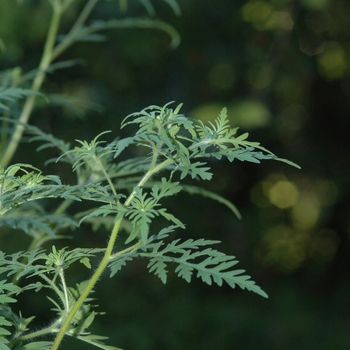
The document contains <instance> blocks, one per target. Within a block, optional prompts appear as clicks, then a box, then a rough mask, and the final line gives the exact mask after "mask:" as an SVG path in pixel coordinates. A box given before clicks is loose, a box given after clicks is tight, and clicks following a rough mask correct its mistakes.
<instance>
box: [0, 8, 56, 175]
mask: <svg viewBox="0 0 350 350" xmlns="http://www.w3.org/2000/svg"><path fill="white" fill-rule="evenodd" d="M61 17H62V11H61V9H60V8H54V9H53V14H52V19H51V23H50V28H49V31H48V34H47V37H46V42H45V46H44V52H43V55H42V57H41V61H40V65H39V68H38V72H37V74H36V76H35V78H34V80H33V84H32V90H34V91H39V90H40V89H41V86H42V84H43V81H44V79H45V76H46V72H47V69H48V68H49V66H50V64H51V62H52V50H53V47H54V45H55V41H56V36H57V32H58V27H59V24H60V20H61ZM35 100H36V95H35V94H33V95H30V96H28V97H27V99H26V101H25V103H24V106H23V109H22V113H21V115H20V117H19V119H18V121H19V122H20V123H19V124H17V126H16V128H15V131H14V133H13V134H12V137H11V140H10V142H9V144H8V146H7V148H6V150H5V152H4V155H3V156H2V158H1V165H2V166H3V167H4V168H6V167H7V166H8V164H9V163H10V162H11V159H12V158H13V155H14V154H15V152H16V150H17V148H18V144H19V142H20V140H21V138H22V135H23V132H24V126H23V123H24V124H25V123H27V122H28V120H29V118H30V115H31V113H32V111H33V108H34V104H35Z"/></svg>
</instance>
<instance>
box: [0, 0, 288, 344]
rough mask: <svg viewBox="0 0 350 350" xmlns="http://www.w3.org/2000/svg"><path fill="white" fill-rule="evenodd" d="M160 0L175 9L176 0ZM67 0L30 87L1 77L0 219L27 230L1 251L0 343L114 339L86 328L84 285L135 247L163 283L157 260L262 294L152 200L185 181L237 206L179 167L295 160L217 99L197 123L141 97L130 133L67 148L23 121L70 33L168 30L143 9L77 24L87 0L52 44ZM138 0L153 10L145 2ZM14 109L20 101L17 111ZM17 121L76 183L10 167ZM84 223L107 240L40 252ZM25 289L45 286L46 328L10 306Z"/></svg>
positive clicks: (163, 266)
mask: <svg viewBox="0 0 350 350" xmlns="http://www.w3.org/2000/svg"><path fill="white" fill-rule="evenodd" d="M164 1H165V2H166V3H168V4H169V5H170V6H171V7H172V8H173V9H174V11H175V12H176V13H178V12H179V9H178V6H177V3H176V1H172V0H164ZM73 2H74V0H66V1H64V0H49V3H50V4H51V5H52V13H53V16H52V20H51V24H50V28H49V30H48V36H47V40H46V44H45V48H44V53H43V56H42V60H41V62H40V65H39V67H38V69H37V70H36V71H35V72H34V78H33V80H32V85H31V86H30V87H27V86H25V84H26V82H27V79H26V78H24V77H23V76H21V75H18V74H17V72H18V70H16V69H15V70H13V71H11V72H7V74H6V79H2V86H3V87H2V88H1V90H0V101H1V104H0V109H1V111H2V112H3V117H1V121H2V123H3V125H2V130H3V133H2V140H1V141H2V142H1V145H2V149H1V154H2V156H1V164H2V165H1V168H0V214H1V218H0V224H1V226H3V227H10V228H12V229H19V230H22V231H24V232H25V233H26V234H27V235H28V236H30V237H31V244H30V246H29V247H28V249H27V250H26V251H21V252H16V253H13V254H6V253H5V252H1V254H0V275H1V278H2V280H1V283H0V302H1V309H0V349H6V350H8V349H16V350H20V349H43V350H44V349H50V350H55V349H58V347H59V345H60V344H61V341H62V339H63V337H64V336H71V337H75V338H78V339H80V340H82V341H84V342H87V343H89V344H91V345H95V346H96V347H98V348H101V349H117V348H116V347H113V346H107V345H104V344H103V343H102V340H103V339H104V337H103V336H99V335H92V334H90V333H89V331H88V328H89V326H90V325H91V323H92V322H93V320H94V317H95V316H96V315H97V314H98V312H96V311H94V307H95V304H94V301H93V299H92V298H91V293H92V291H93V289H94V287H95V285H96V283H97V281H98V279H99V278H100V276H101V275H102V273H103V272H105V271H106V270H109V273H110V277H113V276H114V275H115V274H116V273H117V272H118V271H119V270H120V269H121V268H122V267H123V266H124V265H125V264H126V263H127V262H128V261H131V260H132V259H136V258H139V257H142V258H147V259H149V263H148V266H147V267H148V270H149V272H152V273H154V274H155V275H157V276H158V277H159V278H160V279H161V281H162V282H163V283H166V280H167V266H168V265H171V264H174V265H175V266H176V268H175V273H176V274H177V275H178V276H179V277H181V278H183V279H185V280H186V281H187V282H190V281H191V278H192V276H193V274H195V275H196V276H197V277H198V278H200V279H202V281H203V282H205V283H207V284H212V283H213V282H214V283H216V284H217V285H219V286H221V285H222V284H223V282H226V283H227V284H228V285H229V286H231V287H232V288H235V286H236V285H237V286H239V287H240V288H242V289H247V290H250V291H253V292H255V293H257V294H259V295H261V296H263V297H267V295H266V293H265V292H264V291H263V290H262V289H261V288H260V287H258V286H257V285H256V284H255V283H254V282H253V281H252V280H251V279H250V276H247V275H244V272H245V271H244V270H240V269H236V268H235V267H234V266H235V265H236V264H237V260H236V259H235V257H233V256H229V255H226V254H224V253H222V252H219V251H217V250H215V249H213V248H212V247H211V246H212V245H213V244H216V243H218V241H213V240H207V239H197V240H193V239H186V240H181V239H178V238H177V239H173V238H172V237H173V235H174V234H173V232H174V231H175V230H177V229H179V228H181V229H185V224H184V223H183V222H182V221H181V220H180V219H178V218H176V217H175V216H174V215H173V214H171V213H169V212H168V211H167V209H166V208H165V207H163V204H162V202H163V199H164V198H166V197H172V196H174V195H176V194H178V193H179V192H181V191H187V192H190V193H198V194H201V195H203V196H206V197H209V198H211V199H214V200H217V201H219V202H221V203H223V204H225V205H227V206H228V207H229V208H230V209H231V210H232V211H233V212H234V213H235V214H236V215H237V216H239V213H238V211H237V209H236V208H235V206H234V205H233V204H231V203H229V202H228V201H227V200H225V199H224V198H222V197H220V196H219V195H217V194H215V193H212V192H210V191H207V190H204V189H202V188H201V187H197V186H194V185H188V184H186V183H184V180H185V179H186V178H188V177H190V178H192V179H198V180H210V179H211V178H212V173H211V167H210V163H209V159H210V158H214V159H217V160H221V159H222V158H227V159H228V160H229V161H230V162H232V161H234V160H240V161H248V162H254V163H259V162H260V161H261V160H265V159H275V160H279V161H284V162H286V163H289V164H291V165H294V164H293V163H291V162H289V161H287V160H284V159H280V158H278V157H276V156H275V155H274V154H273V153H271V152H269V151H268V150H266V149H265V148H263V147H262V146H260V144H259V143H257V142H250V141H248V140H247V138H248V133H245V134H241V135H237V131H238V128H231V127H230V126H229V122H228V117H227V111H226V109H223V110H222V111H221V113H220V114H219V116H218V117H217V118H216V119H215V121H214V122H213V123H211V122H209V123H208V124H207V125H206V124H204V123H203V122H202V121H200V120H191V119H189V118H187V117H185V116H184V115H182V114H180V109H181V104H180V105H178V106H176V107H175V108H174V109H173V108H171V104H167V105H165V106H163V107H159V106H149V107H147V108H145V109H143V110H142V111H140V112H137V113H133V114H131V115H129V116H128V117H126V118H125V119H124V121H123V122H122V124H121V128H126V127H135V130H136V131H135V133H134V135H133V136H130V137H126V138H121V139H119V138H118V137H115V139H114V140H113V141H112V142H106V141H102V140H101V137H102V136H103V135H104V134H106V133H109V132H111V131H106V132H103V133H101V134H99V135H97V136H96V137H95V138H94V139H93V140H92V141H91V142H87V141H80V140H77V146H75V147H74V148H72V147H71V146H70V144H69V143H66V142H64V141H62V140H61V139H58V138H56V137H55V136H53V135H51V134H47V133H44V132H43V131H41V130H40V129H39V128H37V127H34V126H31V125H29V124H28V120H29V117H30V115H31V114H32V111H33V108H34V106H35V102H36V99H37V98H38V96H41V95H42V94H43V93H41V92H40V91H41V88H42V84H43V82H44V79H45V75H46V73H47V72H48V71H49V70H50V69H55V68H57V67H58V66H57V64H56V66H55V64H53V61H54V60H55V59H56V58H57V57H58V56H59V55H60V54H61V53H62V52H63V51H64V50H65V49H66V48H67V47H69V46H70V45H71V44H73V43H74V42H75V41H77V40H80V39H89V38H91V37H90V35H91V34H92V33H94V32H97V31H100V30H102V29H106V28H112V27H113V28H118V27H123V26H128V27H151V28H160V29H162V30H165V31H167V32H168V33H170V34H171V35H172V36H173V37H174V38H175V39H176V37H177V36H176V32H175V31H174V30H173V29H172V28H171V27H170V26H169V25H167V24H165V23H162V22H159V21H155V20H152V19H126V20H110V21H108V22H95V23H92V24H90V25H87V26H85V25H84V23H85V22H86V20H87V18H88V15H89V14H90V12H91V11H92V9H93V8H94V6H95V5H96V4H97V2H98V0H90V1H88V2H87V3H86V5H85V7H84V8H83V10H82V12H81V14H80V16H79V17H78V19H77V21H76V22H75V24H74V25H73V27H72V29H71V30H70V31H69V32H68V34H67V35H66V36H65V37H64V38H63V39H62V40H61V41H60V42H59V43H58V44H56V37H57V33H58V28H59V23H60V19H61V17H62V16H63V14H64V12H65V11H66V10H67V8H68V7H69V6H70V5H71V4H72V3H73ZM141 2H142V3H143V4H144V5H145V6H146V7H147V8H148V10H149V11H150V12H152V11H153V8H152V7H151V3H150V2H148V1H141ZM120 7H121V9H122V10H123V11H125V10H126V8H127V1H120ZM61 66H64V64H62V65H61ZM44 96H45V95H44ZM22 99H24V103H23V105H21V103H20V102H21V100H22ZM16 111H19V114H18V116H16ZM24 131H26V132H27V133H28V134H29V135H31V137H30V140H31V141H37V142H38V141H39V142H41V145H40V146H39V148H38V149H39V150H41V149H45V148H50V147H54V148H57V149H58V150H59V151H60V156H59V157H58V158H56V159H49V160H48V162H65V163H68V164H70V165H71V167H72V169H73V171H74V173H75V175H76V181H75V183H76V184H74V185H73V184H71V185H69V184H63V183H62V182H61V180H60V178H59V177H58V176H56V175H44V174H43V173H42V171H40V170H39V169H37V168H36V167H34V166H33V165H31V164H25V163H17V164H12V165H10V162H11V160H12V157H13V154H14V152H15V151H16V149H17V147H18V144H19V142H20V140H21V138H22V135H23V132H24ZM135 147H137V148H142V149H144V151H142V152H141V153H140V152H138V154H141V156H140V155H138V156H135V157H127V158H126V159H125V158H123V151H125V150H126V149H127V148H131V149H133V148H135ZM49 198H58V199H59V200H60V204H59V205H58V206H57V208H56V209H55V210H53V211H48V210H47V209H46V203H47V201H46V200H47V199H49ZM75 201H86V202H90V203H91V205H90V209H88V210H83V211H78V212H76V213H71V212H70V211H68V210H67V209H68V208H69V207H70V205H71V204H72V203H73V202H75ZM158 217H159V218H161V219H163V221H164V222H169V223H168V224H167V225H166V224H165V225H164V227H163V228H162V229H161V230H160V231H159V232H154V229H153V226H152V223H153V222H154V220H155V219H156V218H158ZM82 222H85V223H90V224H91V225H92V226H94V227H95V228H98V227H99V226H100V225H101V224H103V225H104V226H105V227H107V228H108V229H109V231H110V236H109V239H108V243H107V246H106V248H105V249H98V248H83V247H81V248H75V249H72V250H69V249H68V248H62V249H56V247H55V245H51V248H50V249H49V251H47V250H46V249H44V248H43V246H44V244H45V246H47V243H49V242H50V241H53V240H58V239H60V238H62V237H64V236H63V234H64V235H67V232H69V231H70V230H72V229H73V228H76V227H79V225H80V223H82ZM120 235H121V236H123V235H124V237H125V240H124V241H122V240H119V241H118V244H116V239H117V237H119V236H120ZM95 256H102V258H101V260H100V262H99V263H98V264H97V266H96V267H95V268H93V269H92V266H91V262H90V259H91V258H92V257H95ZM76 262H80V263H81V264H82V265H83V266H84V267H85V268H87V269H91V270H93V273H92V275H91V277H90V278H89V279H88V280H86V281H77V283H76V286H75V287H72V286H68V284H67V282H66V278H65V276H66V274H67V271H69V268H70V266H71V265H72V264H73V263H76ZM28 290H34V291H35V292H38V293H43V294H46V295H47V297H48V298H49V300H50V301H51V302H52V304H53V309H52V312H53V313H54V314H55V318H54V321H53V322H52V323H51V324H50V325H49V326H46V327H44V328H42V329H39V330H33V329H32V328H31V322H32V321H33V319H34V316H30V317H25V316H22V315H21V313H20V312H16V311H14V309H13V308H11V305H12V304H13V303H15V302H16V301H17V296H18V295H19V294H20V293H25V292H27V291H28ZM42 336H51V337H52V336H54V340H40V337H42ZM48 339H50V338H48Z"/></svg>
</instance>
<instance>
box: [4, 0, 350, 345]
mask: <svg viewBox="0 0 350 350" xmlns="http://www.w3.org/2000/svg"><path fill="white" fill-rule="evenodd" d="M83 3H84V1H80V2H79V1H77V2H76V4H75V5H74V6H72V7H71V10H70V12H69V13H68V16H67V18H66V20H65V22H64V23H63V24H62V32H64V31H65V30H67V29H69V26H70V25H71V24H72V22H73V20H74V18H75V17H76V15H77V14H78V13H79V9H80V8H81V6H82V4H83ZM154 5H155V8H156V11H157V15H156V17H159V18H161V19H162V20H166V21H168V22H169V23H171V24H172V25H174V27H175V28H177V30H178V31H179V33H180V34H181V38H182V42H181V45H180V47H178V48H177V49H175V50H171V49H170V48H169V38H168V37H167V36H166V34H164V33H161V32H158V31H156V30H149V31H147V30H136V29H134V30H130V29H129V30H127V29H124V30H113V31H109V32H106V33H105V34H106V35H107V41H105V42H98V43H79V44H77V45H75V46H74V47H73V48H71V49H69V50H68V52H67V53H65V55H64V57H63V59H65V60H68V59H72V58H81V61H79V62H77V64H76V65H74V66H73V67H70V68H67V69H63V70H57V71H55V72H53V73H52V74H50V75H49V76H48V80H47V83H46V85H45V91H46V92H47V93H49V94H52V93H61V92H64V93H65V94H67V95H68V96H70V97H72V98H76V99H78V100H79V101H85V102H79V104H78V105H79V109H77V110H72V109H69V108H66V107H62V106H58V107H52V106H50V107H47V106H46V105H45V103H44V102H42V104H41V105H40V106H39V107H38V108H37V109H36V111H35V113H34V115H33V118H32V120H31V122H32V123H33V124H35V125H37V126H39V127H40V128H42V129H43V130H45V131H47V132H50V133H53V134H54V135H56V136H58V137H61V138H64V139H66V140H69V141H71V142H74V139H76V138H78V139H88V140H90V139H92V138H93V137H94V136H95V135H97V134H98V133H99V132H101V131H104V130H106V129H111V130H113V133H114V134H115V135H116V134H120V131H119V124H120V121H121V120H122V119H123V118H124V117H125V116H126V115H127V114H128V113H131V112H134V111H138V110H140V109H142V108H144V107H146V106H148V105H150V104H157V105H163V104H165V103H167V102H169V101H172V100H175V101H176V103H180V102H184V107H183V111H184V112H185V114H186V115H188V116H193V117H197V118H201V119H203V120H208V119H211V120H212V119H214V118H215V117H216V115H217V113H218V112H219V111H220V109H221V108H222V107H223V106H227V107H228V112H229V116H230V118H231V123H232V124H233V125H235V126H240V127H241V130H242V132H243V131H244V132H245V131H248V132H249V133H250V135H251V136H250V139H251V140H254V141H255V140H256V141H259V142H261V143H262V144H263V145H264V146H265V147H266V148H268V149H270V150H271V151H273V152H275V153H276V154H278V155H279V156H281V157H284V158H288V159H291V160H293V161H294V162H296V163H298V164H300V165H301V167H302V170H297V169H294V168H291V167H288V166H287V165H285V164H283V163H281V164H280V163H277V162H264V163H262V164H261V165H255V164H253V165H252V164H245V163H234V164H229V163H214V164H212V165H213V168H214V170H215V176H214V180H213V181H212V182H211V183H208V184H204V185H205V186H206V187H207V188H210V189H211V190H215V191H217V192H218V193H220V194H221V195H223V196H225V197H226V198H228V199H230V200H231V201H233V202H234V203H235V204H236V205H237V207H238V208H239V209H240V211H241V213H242V216H243V220H242V221H239V220H237V219H236V218H235V217H233V215H232V213H230V212H229V211H228V210H227V209H226V208H223V207H222V206H220V205H219V204H216V203H213V202H211V201H210V200H203V199H202V198H198V197H196V196H189V195H185V194H184V195H179V196H177V197H176V199H173V200H172V202H171V203H169V206H170V207H171V208H172V211H173V212H174V213H175V214H176V215H177V216H178V217H180V218H181V219H182V220H183V221H184V222H186V223H187V230H186V232H179V235H181V236H183V237H192V238H196V237H205V238H211V239H220V240H222V244H221V245H220V248H221V249H222V250H224V251H225V252H226V253H229V254H233V255H235V256H237V258H238V259H239V260H240V266H243V267H244V268H246V269H247V271H248V272H249V274H251V275H252V276H253V278H254V279H255V280H256V281H257V282H258V283H259V284H260V285H261V287H262V288H263V289H264V290H265V291H266V292H267V293H268V294H269V299H268V300H265V299H262V298H260V297H259V296H257V295H254V294H252V293H249V292H246V291H240V290H231V289H230V288H228V287H222V288H218V287H209V286H206V285H203V284H202V283H201V282H199V281H193V283H191V284H190V285H188V284H187V283H186V282H184V281H182V280H181V281H180V280H178V279H177V278H176V277H175V276H172V272H171V271H170V274H169V281H168V283H167V284H166V285H163V284H162V283H161V282H160V281H159V280H157V278H156V277H154V276H151V275H148V274H147V270H146V266H145V264H146V262H145V261H137V262H135V263H132V264H130V265H129V266H127V267H126V268H125V269H124V270H122V272H121V273H120V274H119V276H117V277H115V278H114V279H112V280H109V279H108V278H107V276H105V277H104V278H103V280H101V281H100V284H99V285H98V287H97V290H96V293H95V295H96V296H97V297H98V298H99V300H98V303H99V305H100V309H101V310H106V311H107V314H106V315H105V316H100V317H99V322H98V323H97V324H96V325H95V330H94V331H95V333H96V332H99V331H100V333H101V334H106V335H108V336H109V337H110V340H109V343H110V344H114V345H117V346H120V347H122V348H125V349H129V350H133V349H142V350H148V349H157V350H158V349H159V350H161V349H167V350H172V349H174V350H180V349H181V350H182V349H222V350H224V349H233V348H237V349H253V348H258V347H259V349H325V350H326V349H346V348H349V347H350V336H349V329H350V316H349V311H350V310H349V302H348V295H349V292H350V281H349V276H350V274H349V263H350V254H349V253H350V252H349V248H350V245H349V206H350V193H349V181H348V177H349V170H350V167H349V164H350V162H349V152H348V150H349V138H348V135H347V134H348V130H349V126H350V118H349V111H350V75H349V67H350V44H349V38H350V2H349V1H347V0H299V1H298V0H270V1H268V0H265V1H258V0H250V1H243V0H237V1H233V0H215V1H214V0H187V1H180V5H181V9H182V16H180V17H176V16H175V15H174V14H173V13H172V12H171V10H170V9H169V7H168V6H166V5H165V4H164V3H163V2H161V1H154ZM127 15H130V16H136V15H146V12H145V10H144V8H143V7H142V6H141V4H140V3H139V2H137V1H130V6H129V9H128V13H127ZM93 16H94V18H99V19H101V18H102V19H109V18H111V17H116V18H118V17H121V14H120V12H119V10H118V2H117V1H109V2H107V1H101V2H100V4H99V5H98V6H97V8H96V11H95V12H94V14H93ZM49 18H50V8H49V5H48V3H47V2H46V1H42V0H41V1H38V0H31V1H30V0H25V1H23V4H22V5H21V6H19V5H18V4H17V3H16V1H13V0H2V1H1V2H0V37H1V39H2V41H3V43H4V44H5V45H6V48H4V50H3V51H2V52H1V56H0V58H1V61H0V68H1V69H9V68H11V67H14V66H21V67H22V68H23V70H25V71H27V70H30V69H34V68H35V67H36V65H37V64H38V61H39V59H40V55H41V50H42V45H43V40H44V38H45V34H46V30H47V24H48V21H49ZM86 101H87V102H88V103H86ZM123 133H124V130H123ZM47 155H48V154H47V153H39V154H36V153H35V146H34V145H29V146H28V144H24V145H23V146H22V147H21V148H20V150H19V151H18V152H17V154H16V159H15V161H19V162H23V158H24V159H25V162H28V163H29V162H30V163H34V164H36V165H40V164H42V162H43V160H44V159H43V157H46V156H47ZM53 171H56V172H58V173H59V175H60V176H62V177H63V179H65V180H66V181H70V180H71V176H70V175H69V172H68V169H65V168H61V167H57V166H55V168H46V169H45V171H44V172H53ZM83 231H85V232H83V233H77V232H73V236H74V240H73V241H69V242H68V243H66V242H65V243H66V245H67V244H69V245H71V246H72V245H74V244H81V242H84V245H86V246H92V245H97V246H103V244H104V242H105V241H106V234H107V233H106V232H103V231H101V232H90V228H89V227H88V226H86V227H85V226H84V227H83ZM12 234H13V233H12ZM17 234H18V235H21V233H16V235H17ZM20 237H22V236H20ZM0 240H1V241H0V242H1V245H2V246H3V247H6V248H8V249H11V247H12V246H13V244H14V243H18V242H17V237H13V236H11V235H10V234H9V233H8V232H7V231H6V232H2V233H1V236H0ZM11 242H12V243H11ZM3 247H2V249H3ZM77 273H79V272H77ZM78 276H79V275H78ZM76 277H77V276H75V275H72V276H70V278H71V279H72V281H74V279H75V278H76ZM41 298H42V297H40V296H34V301H33V299H30V302H28V303H27V304H26V303H25V301H23V307H25V310H22V312H23V314H24V315H26V316H30V315H31V312H37V309H39V317H38V320H40V319H41V320H42V321H44V322H48V321H49V318H48V316H47V309H44V308H43V307H42V306H44V305H45V306H46V302H44V301H43V300H42V299H41ZM28 300H29V299H28ZM97 334H98V333H97ZM63 347H64V348H65V349H70V348H72V349H73V348H74V349H85V348H86V347H85V345H83V344H80V343H79V342H75V341H70V340H67V341H66V343H65V344H63Z"/></svg>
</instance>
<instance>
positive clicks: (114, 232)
mask: <svg viewBox="0 0 350 350" xmlns="http://www.w3.org/2000/svg"><path fill="white" fill-rule="evenodd" d="M122 220H123V218H122V217H121V218H119V219H118V221H117V222H116V223H115V224H114V227H113V230H112V234H111V237H110V239H109V242H108V245H107V249H106V252H105V255H104V256H103V259H102V261H101V263H100V265H99V266H98V268H97V269H96V271H95V272H94V274H93V275H92V277H91V278H90V281H89V282H88V284H87V286H86V287H85V289H84V291H83V292H82V294H81V295H80V297H79V299H78V300H77V302H76V303H75V305H74V306H73V308H72V310H71V311H70V312H69V314H68V315H67V317H66V319H65V320H64V322H63V323H62V326H61V328H60V330H59V332H58V333H57V336H56V338H55V340H54V342H53V344H52V347H51V350H57V349H58V347H59V345H60V343H61V341H62V339H63V337H64V334H65V333H66V331H67V329H68V327H69V325H70V323H71V321H72V319H73V317H74V315H75V314H76V312H77V311H78V310H79V309H80V307H81V306H82V305H83V303H84V301H85V299H86V298H87V297H88V295H89V294H90V292H91V290H92V289H93V288H94V286H95V284H96V282H97V281H98V279H99V278H100V276H101V275H102V273H103V271H104V270H105V268H106V267H107V265H108V262H109V259H110V256H111V255H112V250H113V247H114V243H115V241H116V238H117V236H118V231H119V227H120V224H121V222H122Z"/></svg>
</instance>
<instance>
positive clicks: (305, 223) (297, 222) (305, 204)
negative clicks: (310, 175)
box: [292, 195, 320, 230]
mask: <svg viewBox="0 0 350 350" xmlns="http://www.w3.org/2000/svg"><path fill="white" fill-rule="evenodd" d="M319 216H320V206H319V203H318V202H317V200H315V198H314V197H313V196H311V195H304V196H303V197H302V198H300V199H299V200H298V203H297V204H296V205H295V206H294V207H293V208H292V218H293V223H294V227H296V228H298V229H302V230H308V229H311V228H313V227H314V226H315V224H316V222H317V220H318V218H319Z"/></svg>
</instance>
